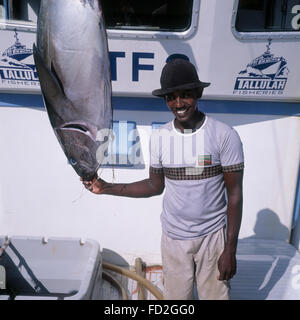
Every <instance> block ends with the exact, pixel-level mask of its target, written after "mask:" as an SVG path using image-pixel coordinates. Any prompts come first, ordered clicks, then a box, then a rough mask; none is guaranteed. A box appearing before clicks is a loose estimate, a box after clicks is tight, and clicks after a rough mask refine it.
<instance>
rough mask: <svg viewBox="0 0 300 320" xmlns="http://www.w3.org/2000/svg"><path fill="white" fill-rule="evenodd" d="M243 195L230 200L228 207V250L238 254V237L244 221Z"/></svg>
mask: <svg viewBox="0 0 300 320" xmlns="http://www.w3.org/2000/svg"><path fill="white" fill-rule="evenodd" d="M242 207H243V197H242V194H236V195H232V196H230V197H229V199H228V206H227V237H226V238H227V241H226V247H225V248H226V250H229V251H231V252H232V253H235V252H236V248H237V242H238V236H239V231H240V226H241V221H242Z"/></svg>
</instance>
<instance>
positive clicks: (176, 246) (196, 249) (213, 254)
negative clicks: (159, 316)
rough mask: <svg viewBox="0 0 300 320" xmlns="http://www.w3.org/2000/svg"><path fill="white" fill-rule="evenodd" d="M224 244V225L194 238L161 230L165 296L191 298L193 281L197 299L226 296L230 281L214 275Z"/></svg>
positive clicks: (217, 298) (213, 298)
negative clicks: (205, 234) (174, 236)
mask: <svg viewBox="0 0 300 320" xmlns="http://www.w3.org/2000/svg"><path fill="white" fill-rule="evenodd" d="M224 246H225V231H224V228H221V229H220V230H218V231H216V232H214V233H211V234H208V235H207V236H204V237H201V238H197V239H195V240H175V239H172V238H169V237H168V236H166V235H165V234H163V235H162V240H161V253H162V265H163V282H164V299H165V300H193V299H194V282H196V286H197V291H198V298H199V300H228V299H229V282H228V281H220V280H218V279H217V278H218V276H219V270H218V259H219V257H220V255H221V253H222V252H223V249H224Z"/></svg>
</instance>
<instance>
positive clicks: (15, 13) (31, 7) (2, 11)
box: [0, 0, 40, 23]
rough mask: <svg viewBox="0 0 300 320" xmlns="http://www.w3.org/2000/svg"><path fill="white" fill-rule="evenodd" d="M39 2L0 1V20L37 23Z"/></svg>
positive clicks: (24, 0) (37, 0)
mask: <svg viewBox="0 0 300 320" xmlns="http://www.w3.org/2000/svg"><path fill="white" fill-rule="evenodd" d="M39 7H40V0H22V1H20V0H0V18H2V19H8V20H16V21H20V20H21V21H26V22H32V23H36V22H37V16H38V12H39Z"/></svg>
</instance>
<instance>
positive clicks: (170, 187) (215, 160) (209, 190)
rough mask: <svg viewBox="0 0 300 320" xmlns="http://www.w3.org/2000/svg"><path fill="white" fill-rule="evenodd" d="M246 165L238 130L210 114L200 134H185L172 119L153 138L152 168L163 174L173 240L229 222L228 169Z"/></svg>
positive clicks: (164, 218) (165, 225)
mask: <svg viewBox="0 0 300 320" xmlns="http://www.w3.org/2000/svg"><path fill="white" fill-rule="evenodd" d="M243 168H244V155H243V147H242V142H241V139H240V137H239V135H238V133H237V132H236V131H235V130H234V129H233V128H231V127H230V126H228V125H227V124H225V123H222V122H220V121H218V120H216V119H214V118H211V117H208V116H205V120H204V123H203V125H202V126H201V127H200V128H199V129H197V130H196V131H195V132H185V133H181V132H180V131H178V130H177V129H176V128H175V126H174V121H171V122H168V123H167V124H165V125H163V126H162V127H160V128H159V129H156V130H154V132H153V133H152V135H151V138H150V169H151V170H152V171H153V172H163V173H164V176H165V193H164V199H163V208H162V214H161V222H162V229H163V232H164V233H165V234H166V235H167V236H169V237H171V238H173V239H195V238H198V237H202V236H204V235H206V234H209V233H211V232H215V231H217V230H218V229H220V228H222V227H223V226H224V225H225V218H226V211H227V202H226V196H225V183H224V178H223V172H232V171H238V170H242V169H243Z"/></svg>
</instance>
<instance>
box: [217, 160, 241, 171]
mask: <svg viewBox="0 0 300 320" xmlns="http://www.w3.org/2000/svg"><path fill="white" fill-rule="evenodd" d="M244 167H245V166H244V162H241V163H238V164H234V165H232V166H225V167H222V171H223V172H233V171H240V170H243V169H244Z"/></svg>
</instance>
